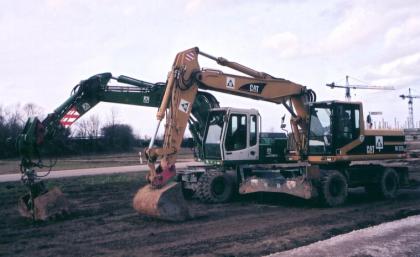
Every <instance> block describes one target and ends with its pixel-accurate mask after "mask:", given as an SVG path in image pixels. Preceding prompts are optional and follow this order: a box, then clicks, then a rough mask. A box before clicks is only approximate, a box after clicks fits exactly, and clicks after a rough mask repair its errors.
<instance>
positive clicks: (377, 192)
mask: <svg viewBox="0 0 420 257" xmlns="http://www.w3.org/2000/svg"><path fill="white" fill-rule="evenodd" d="M398 187H399V179H398V173H397V172H396V171H395V170H394V169H392V168H386V169H385V170H384V171H383V172H382V173H381V175H380V178H379V181H378V182H377V183H374V184H370V185H366V186H365V190H366V192H367V193H368V194H370V195H373V196H378V197H381V198H384V199H393V198H395V197H396V196H397V192H398Z"/></svg>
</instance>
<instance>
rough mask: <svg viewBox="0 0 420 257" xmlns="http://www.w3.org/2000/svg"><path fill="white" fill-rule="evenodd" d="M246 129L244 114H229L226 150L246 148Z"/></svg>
mask: <svg viewBox="0 0 420 257" xmlns="http://www.w3.org/2000/svg"><path fill="white" fill-rule="evenodd" d="M246 131H247V128H246V115H244V114H232V115H230V119H229V126H228V129H227V132H226V142H225V147H226V150H227V151H237V150H241V149H244V148H246Z"/></svg>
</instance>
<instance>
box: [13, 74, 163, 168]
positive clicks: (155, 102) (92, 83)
mask: <svg viewBox="0 0 420 257" xmlns="http://www.w3.org/2000/svg"><path fill="white" fill-rule="evenodd" d="M110 80H116V81H118V82H120V83H124V84H127V85H130V86H108V83H109V82H110ZM165 87H166V84H165V83H156V84H152V83H149V82H145V81H141V80H137V79H133V78H130V77H127V76H119V77H117V78H115V77H113V76H112V74H111V73H102V74H97V75H94V76H92V77H90V78H89V79H87V80H82V81H81V82H80V83H79V84H78V85H76V86H75V87H74V88H73V91H72V94H71V96H70V97H69V98H68V99H67V100H66V101H65V102H64V103H63V104H62V105H60V106H59V107H58V108H57V109H55V110H54V112H53V113H50V114H48V116H47V117H46V118H45V119H44V120H43V121H42V122H41V121H40V120H39V119H38V118H37V117H31V118H29V119H28V121H27V122H26V125H25V127H24V130H23V132H22V133H21V134H20V135H19V137H18V139H17V147H18V150H19V153H20V155H21V157H22V162H21V168H22V172H23V171H24V170H29V169H32V168H33V167H43V164H42V161H41V159H40V156H39V150H38V148H39V146H40V145H42V144H43V142H44V139H47V140H48V139H51V138H52V137H53V136H54V134H55V133H56V132H57V131H58V130H59V129H62V128H63V127H69V126H71V125H72V124H73V123H74V122H75V121H76V120H78V119H79V118H80V117H82V116H83V115H84V114H85V113H86V112H88V111H89V110H91V109H92V107H94V106H95V105H96V104H98V103H99V102H112V103H123V104H132V105H141V106H150V107H158V106H159V105H160V102H161V99H162V95H163V92H164V90H165ZM34 159H37V160H36V162H34Z"/></svg>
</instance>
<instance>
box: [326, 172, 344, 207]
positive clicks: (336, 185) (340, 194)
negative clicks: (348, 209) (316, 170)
mask: <svg viewBox="0 0 420 257" xmlns="http://www.w3.org/2000/svg"><path fill="white" fill-rule="evenodd" d="M320 182H321V183H320V187H319V197H320V200H321V203H322V204H323V205H325V206H328V207H334V206H338V205H341V204H343V203H344V202H345V201H346V199H347V194H348V185H347V179H346V177H344V175H343V174H341V173H340V172H338V171H335V170H333V171H326V172H325V173H324V174H323V176H322V177H321V181H320Z"/></svg>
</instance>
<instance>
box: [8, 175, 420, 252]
mask: <svg viewBox="0 0 420 257" xmlns="http://www.w3.org/2000/svg"><path fill="white" fill-rule="evenodd" d="M143 178H144V174H121V175H111V176H97V177H80V178H68V179H58V180H51V182H50V183H51V184H55V185H59V186H60V187H61V188H62V190H63V191H64V192H65V193H66V194H67V195H68V197H69V199H70V200H71V201H72V203H73V204H74V209H73V212H72V214H70V215H68V216H66V217H61V218H59V219H57V220H54V221H48V222H43V223H32V222H30V221H27V220H25V219H22V218H20V217H19V216H18V214H17V210H16V199H17V197H18V195H20V194H21V193H22V188H21V187H20V185H19V183H1V184H0V203H1V207H2V208H1V209H0V217H1V221H0V255H2V256H3V255H4V256H10V255H13V256H28V255H31V254H34V253H35V254H36V255H39V256H58V255H62V256H95V255H107V256H260V255H264V254H270V253H273V252H277V251H282V250H287V249H291V248H295V247H298V246H302V245H306V244H309V243H312V242H315V241H318V240H321V239H326V238H329V237H332V236H334V235H337V234H342V233H345V232H348V231H351V230H354V229H358V228H364V227H367V226H371V225H375V224H379V223H382V222H385V221H390V220H395V219H400V218H403V217H406V216H409V215H414V214H419V213H420V186H419V185H418V184H417V183H414V184H413V186H412V187H411V188H410V189H404V190H401V192H400V194H399V196H398V198H397V199H396V200H392V201H379V200H375V199H372V198H369V197H368V196H367V195H366V194H364V192H363V190H362V189H358V190H353V191H352V192H351V193H350V195H349V201H348V203H347V204H346V205H345V206H343V207H340V208H333V209H330V208H319V207H318V206H317V205H315V204H313V203H311V202H308V201H304V200H300V199H297V198H293V197H288V196H279V195H275V194H264V195H262V194H257V195H251V196H246V197H237V199H236V200H235V201H234V202H233V203H229V204H215V205H204V204H200V203H198V202H197V201H194V200H193V201H191V208H192V211H193V213H194V214H195V215H196V218H195V219H193V220H190V221H187V222H184V223H171V222H164V221H159V220H155V219H151V218H147V217H143V216H141V215H138V214H136V213H135V212H134V210H133V209H132V207H131V199H132V197H133V195H134V194H135V192H136V190H137V189H138V188H139V187H141V186H142V185H144V184H145V181H144V179H143Z"/></svg>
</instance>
